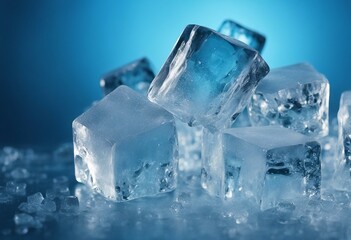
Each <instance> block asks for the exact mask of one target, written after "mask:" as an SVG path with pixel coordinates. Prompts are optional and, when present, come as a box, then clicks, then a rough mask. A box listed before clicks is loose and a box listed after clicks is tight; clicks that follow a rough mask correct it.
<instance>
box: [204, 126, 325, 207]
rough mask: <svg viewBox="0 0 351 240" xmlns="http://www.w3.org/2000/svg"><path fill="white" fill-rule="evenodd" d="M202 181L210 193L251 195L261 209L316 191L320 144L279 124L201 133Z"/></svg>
mask: <svg viewBox="0 0 351 240" xmlns="http://www.w3.org/2000/svg"><path fill="white" fill-rule="evenodd" d="M204 139H206V140H205V141H207V142H204V149H203V169H202V186H203V187H204V188H205V189H207V191H208V192H209V193H210V194H211V195H216V196H219V197H222V198H226V199H230V198H234V199H242V198H244V199H247V198H250V199H254V200H255V201H256V202H260V203H261V208H263V209H264V208H268V207H273V206H275V205H276V204H277V203H279V202H286V201H291V202H294V201H295V200H298V199H303V198H302V197H304V196H307V197H311V196H318V195H319V191H320V179H321V163H320V154H321V147H320V145H319V143H318V142H316V141H313V140H311V139H310V138H309V137H307V136H305V135H302V134H300V133H297V132H294V131H292V130H290V129H286V128H282V127H278V126H266V127H248V128H231V129H226V130H224V131H223V132H222V134H211V133H209V132H206V134H205V135H204Z"/></svg>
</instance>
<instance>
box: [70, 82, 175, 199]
mask: <svg viewBox="0 0 351 240" xmlns="http://www.w3.org/2000/svg"><path fill="white" fill-rule="evenodd" d="M73 135H74V137H73V138H74V154H75V175H76V179H77V181H79V182H82V183H85V184H86V185H88V186H90V187H91V188H92V189H95V190H96V191H97V192H99V193H101V194H102V195H103V196H105V197H106V198H109V199H111V200H115V201H126V200H131V199H135V198H139V197H144V196H152V195H155V194H158V193H162V192H169V191H172V190H173V189H174V188H175V187H176V177H177V165H178V143H177V135H176V129H175V123H174V118H173V116H172V115H171V114H170V113H168V112H167V111H165V110H164V109H162V108H161V107H159V106H157V105H156V104H154V103H151V102H149V101H148V100H147V98H146V97H144V96H142V95H140V94H138V93H136V92H134V91H133V90H131V89H130V88H128V87H126V86H121V87H119V88H117V89H116V90H115V91H113V92H112V93H111V94H109V95H108V96H106V97H105V98H104V99H103V100H101V101H100V102H99V103H98V104H97V105H95V106H94V107H92V108H91V109H89V110H88V111H87V112H85V113H83V114H82V115H81V116H79V117H78V118H77V119H75V120H74V122H73Z"/></svg>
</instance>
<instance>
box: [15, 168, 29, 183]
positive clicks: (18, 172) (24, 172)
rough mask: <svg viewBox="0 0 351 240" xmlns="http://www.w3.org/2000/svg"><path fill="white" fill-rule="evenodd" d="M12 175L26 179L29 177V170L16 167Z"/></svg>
mask: <svg viewBox="0 0 351 240" xmlns="http://www.w3.org/2000/svg"><path fill="white" fill-rule="evenodd" d="M11 177H12V178H14V179H16V180H17V179H26V178H28V177H29V172H28V170H27V169H25V168H16V169H14V170H12V171H11Z"/></svg>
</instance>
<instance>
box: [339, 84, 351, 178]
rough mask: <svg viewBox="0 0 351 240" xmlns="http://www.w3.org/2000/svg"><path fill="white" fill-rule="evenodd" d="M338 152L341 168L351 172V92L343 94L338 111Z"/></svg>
mask: <svg viewBox="0 0 351 240" xmlns="http://www.w3.org/2000/svg"><path fill="white" fill-rule="evenodd" d="M338 131H339V139H338V146H339V149H338V152H339V162H340V165H341V166H340V167H341V168H342V169H343V170H346V171H347V172H349V173H350V170H351V91H347V92H343V93H342V95H341V98H340V107H339V111H338Z"/></svg>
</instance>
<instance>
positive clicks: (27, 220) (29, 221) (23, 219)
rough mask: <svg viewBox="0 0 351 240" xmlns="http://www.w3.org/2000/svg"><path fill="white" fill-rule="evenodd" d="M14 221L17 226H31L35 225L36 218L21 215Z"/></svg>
mask: <svg viewBox="0 0 351 240" xmlns="http://www.w3.org/2000/svg"><path fill="white" fill-rule="evenodd" d="M14 221H15V224H16V225H26V226H31V225H33V223H34V218H33V217H32V216H31V215H29V214H26V213H19V214H16V215H15V217H14Z"/></svg>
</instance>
